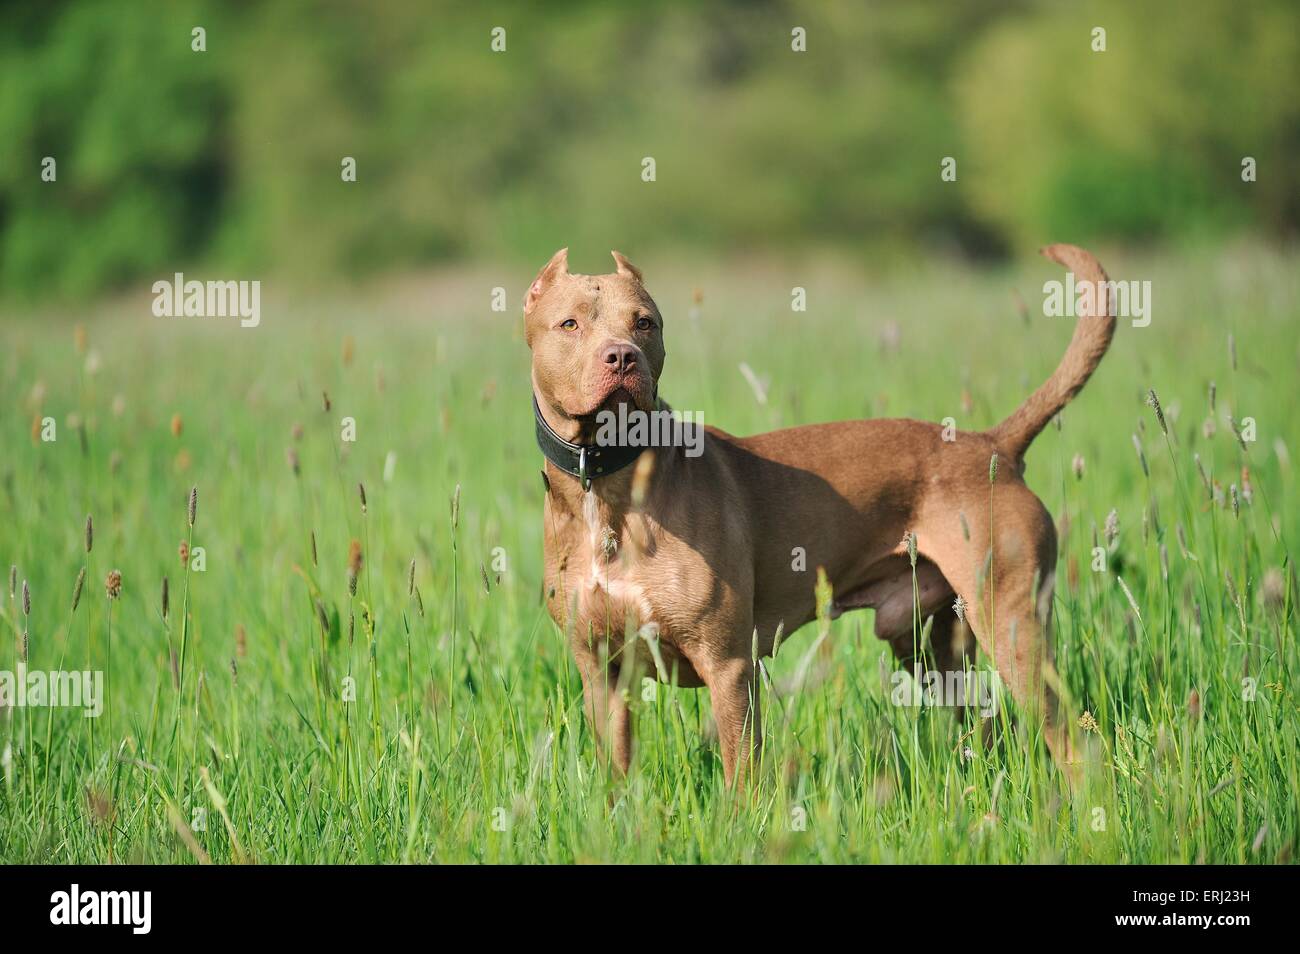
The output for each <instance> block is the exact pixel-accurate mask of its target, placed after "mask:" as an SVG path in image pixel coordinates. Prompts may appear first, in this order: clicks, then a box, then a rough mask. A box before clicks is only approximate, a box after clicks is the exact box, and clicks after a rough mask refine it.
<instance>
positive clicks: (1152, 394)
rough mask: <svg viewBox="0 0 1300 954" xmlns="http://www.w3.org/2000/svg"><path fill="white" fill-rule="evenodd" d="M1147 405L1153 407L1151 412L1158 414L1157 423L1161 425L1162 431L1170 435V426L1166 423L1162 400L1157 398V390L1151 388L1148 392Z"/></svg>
mask: <svg viewBox="0 0 1300 954" xmlns="http://www.w3.org/2000/svg"><path fill="white" fill-rule="evenodd" d="M1147 404H1149V405H1150V406H1151V410H1153V411H1155V412H1156V421H1157V423H1159V425H1160V430H1161V431H1162V432H1163V433H1165V434H1168V433H1169V425H1168V424H1166V423H1165V412H1164V409H1163V408H1162V407H1161V406H1160V398H1158V397H1156V391H1155V388H1149V389H1148V390H1147Z"/></svg>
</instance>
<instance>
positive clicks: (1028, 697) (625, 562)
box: [524, 245, 1115, 783]
mask: <svg viewBox="0 0 1300 954" xmlns="http://www.w3.org/2000/svg"><path fill="white" fill-rule="evenodd" d="M613 254H614V260H615V262H616V263H617V265H618V270H617V271H616V272H614V273H611V274H608V275H577V274H570V273H569V270H568V249H562V250H561V251H559V252H557V253H556V254H555V256H554V257H553V258H552V259H551V260H550V262H548V263H547V265H546V267H544V268H543V269H542V270H541V272H540V273H539V274H538V276H537V279H536V280H535V281H534V282H533V284H532V286H531V287H530V288H529V290H528V294H527V297H526V300H525V303H524V320H525V329H526V337H527V340H528V345H529V347H530V348H531V349H532V379H533V395H534V398H535V408H534V410H535V412H536V415H537V431H538V441H539V444H540V445H541V447H542V450H543V452H544V453H545V455H546V457H547V464H546V470H545V472H544V476H545V477H546V484H547V494H546V508H545V520H546V527H545V535H546V569H545V573H546V577H545V579H546V592H547V599H548V605H549V608H550V612H551V616H552V617H553V618H554V619H555V621H556V622H557V623H558V624H559V625H560V626H561V627H562V628H564V629H565V630H566V631H567V632H568V633H569V634H570V639H571V642H572V645H573V652H574V655H575V657H576V660H577V664H578V669H579V671H580V672H581V674H582V682H583V690H584V697H585V700H586V704H587V710H588V714H589V716H590V717H591V719H592V723H593V725H594V727H595V729H596V732H597V736H598V738H599V739H600V740H601V743H602V747H604V746H607V747H608V748H611V749H612V751H613V758H614V762H615V763H616V764H617V765H618V766H619V768H621V769H622V770H624V771H626V770H627V768H628V766H629V763H630V759H631V746H632V738H631V732H632V727H631V718H630V713H629V709H628V702H627V690H628V687H629V685H630V684H631V680H632V678H634V675H633V674H634V673H641V672H654V671H657V672H658V675H659V677H660V678H661V679H662V678H668V679H675V680H676V681H677V683H678V684H679V685H682V686H690V687H698V686H707V687H708V689H709V692H710V694H711V696H712V700H713V710H714V715H715V718H716V720H717V725H718V735H719V738H720V740H721V744H722V761H723V766H724V769H725V773H726V777H727V781H728V782H729V783H730V782H733V781H734V780H735V779H736V778H737V777H738V775H739V774H743V773H744V772H745V771H746V767H747V765H748V763H749V756H750V755H751V753H753V752H755V751H757V749H758V745H759V743H760V738H759V729H758V726H759V713H758V693H757V691H756V690H757V683H756V681H755V648H756V649H757V654H758V656H759V657H761V656H767V655H770V654H771V652H772V647H773V641H774V639H775V637H776V633H777V631H778V628H782V627H783V628H784V631H785V632H786V633H790V632H793V631H794V630H796V629H798V628H799V627H800V626H803V625H804V624H805V623H807V622H809V621H810V620H812V619H814V618H815V616H816V606H815V598H814V586H813V583H812V580H811V579H810V574H809V573H807V572H798V571H796V570H795V569H792V563H793V561H792V553H793V552H795V548H796V547H802V548H803V551H804V552H805V553H806V565H807V566H808V567H824V568H825V570H826V574H827V576H828V578H829V580H830V582H831V584H832V586H833V588H834V593H835V598H834V606H833V611H834V612H840V611H842V610H845V609H854V608H860V607H872V608H874V609H875V611H876V617H875V629H876V633H877V635H878V636H880V637H881V638H883V639H885V640H887V641H889V642H890V643H891V645H892V646H893V647H894V649H895V651H896V652H897V653H898V655H899V656H900V658H902V659H903V660H904V661H905V662H906V663H907V664H908V665H912V666H924V665H925V664H926V662H927V661H931V662H932V663H933V665H934V666H935V667H936V668H937V669H939V670H955V669H960V668H962V666H963V664H964V659H965V657H966V655H967V654H968V653H969V652H970V651H971V650H972V649H973V647H972V646H971V645H970V642H969V640H968V639H964V638H963V636H964V634H965V633H966V632H968V630H967V629H966V625H964V624H968V625H969V627H970V629H973V631H974V635H975V637H976V638H977V639H978V641H979V645H980V646H981V647H982V648H983V649H984V651H985V652H986V653H987V654H988V656H989V657H990V658H991V659H992V660H993V661H994V662H995V664H996V666H997V669H998V672H999V673H1000V674H1001V676H1002V679H1003V681H1004V682H1005V683H1006V685H1007V686H1008V687H1009V688H1010V690H1011V693H1012V695H1013V697H1014V698H1015V699H1016V701H1017V702H1018V703H1019V705H1020V706H1022V707H1023V708H1025V709H1027V710H1029V711H1030V712H1031V713H1034V714H1036V715H1035V716H1034V717H1035V718H1041V719H1042V720H1043V722H1044V731H1045V737H1046V740H1047V743H1048V746H1049V748H1050V750H1051V752H1052V754H1053V756H1054V757H1055V759H1056V761H1057V763H1058V764H1059V765H1062V766H1067V767H1068V766H1071V764H1072V759H1071V749H1070V738H1069V733H1068V726H1067V724H1066V723H1065V721H1064V720H1063V717H1062V715H1061V713H1060V712H1059V711H1058V710H1059V702H1058V699H1057V696H1056V693H1055V691H1054V689H1053V687H1052V686H1051V685H1049V682H1050V680H1049V679H1046V678H1045V675H1046V669H1045V667H1046V666H1047V665H1048V662H1049V660H1048V657H1049V651H1048V644H1047V641H1046V638H1045V633H1046V630H1047V625H1048V619H1049V616H1050V610H1051V602H1052V588H1053V579H1054V576H1055V572H1056V532H1055V528H1054V527H1053V525H1052V518H1051V516H1050V515H1049V514H1048V512H1047V509H1046V508H1045V507H1044V506H1043V504H1042V502H1041V501H1040V500H1039V499H1038V498H1037V497H1036V496H1035V495H1034V494H1033V492H1032V491H1030V490H1029V488H1028V487H1026V486H1025V484H1024V481H1023V480H1022V479H1021V474H1022V471H1023V457H1024V453H1025V450H1026V449H1027V448H1028V447H1029V443H1030V441H1032V440H1033V439H1034V437H1035V436H1036V435H1037V434H1038V432H1039V431H1041V430H1042V429H1043V427H1044V426H1045V425H1046V424H1047V422H1048V421H1049V420H1050V419H1051V418H1052V416H1053V415H1055V414H1056V413H1057V412H1058V411H1060V410H1061V408H1063V407H1064V406H1065V404H1066V403H1067V402H1068V401H1069V400H1070V399H1071V398H1072V397H1074V395H1075V394H1076V393H1078V391H1079V389H1080V388H1082V387H1083V385H1084V382H1085V381H1087V380H1088V377H1089V376H1090V375H1091V374H1092V372H1093V370H1094V369H1095V368H1096V366H1097V364H1098V362H1099V361H1100V360H1101V357H1102V355H1103V354H1104V353H1105V351H1106V348H1107V346H1108V345H1109V344H1110V340H1111V336H1112V335H1113V333H1114V329H1115V318H1114V316H1113V315H1111V314H1110V308H1109V307H1108V302H1107V297H1106V289H1107V287H1108V286H1107V284H1106V276H1105V273H1104V272H1103V271H1102V269H1101V266H1100V265H1099V264H1098V263H1097V261H1096V259H1094V258H1093V257H1092V256H1091V255H1089V254H1088V253H1087V252H1085V251H1083V250H1082V249H1079V248H1075V247H1074V246H1071V245H1053V246H1050V247H1049V248H1046V249H1044V254H1045V255H1047V257H1048V258H1050V259H1052V260H1053V261H1055V262H1058V263H1060V264H1062V265H1064V266H1066V267H1067V268H1069V269H1070V270H1072V271H1073V272H1074V273H1075V275H1076V278H1077V280H1078V282H1079V283H1080V284H1082V283H1083V282H1092V283H1094V285H1093V288H1094V289H1095V293H1094V295H1093V297H1092V301H1093V303H1094V305H1095V306H1096V307H1095V308H1094V309H1093V310H1092V313H1091V314H1086V315H1081V316H1080V318H1079V321H1078V325H1077V327H1076V329H1075V333H1074V337H1073V339H1072V340H1071V342H1070V346H1069V348H1068V349H1067V350H1066V352H1065V357H1064V358H1063V359H1062V360H1061V363H1060V365H1059V366H1058V367H1057V369H1056V371H1055V372H1053V374H1052V376H1051V377H1050V378H1048V380H1047V382H1046V383H1045V384H1043V385H1042V386H1041V387H1040V388H1039V389H1038V390H1037V391H1035V392H1034V393H1033V394H1032V395H1030V397H1029V399H1028V400H1027V401H1025V403H1024V404H1022V405H1021V406H1020V407H1019V408H1018V409H1017V410H1016V411H1015V413H1014V414H1012V415H1011V416H1010V417H1009V418H1007V419H1006V420H1005V421H1003V422H1002V423H1001V424H999V425H997V426H996V427H994V428H993V429H992V430H989V431H984V432H975V433H968V432H960V433H958V434H957V435H956V439H955V440H951V441H945V440H944V439H943V437H944V435H943V432H942V430H941V429H940V427H939V426H938V425H936V424H930V423H926V422H922V421H913V420H868V421H847V422H843V423H837V424H817V425H811V426H807V427H795V428H790V429H787V430H780V431H773V432H771V433H767V434H759V435H756V436H754V437H745V438H738V437H732V436H731V435H730V434H726V433H723V432H722V431H719V430H716V429H714V428H707V429H705V431H704V433H705V435H706V440H705V441H704V444H703V452H702V453H700V454H699V455H698V456H693V457H692V456H689V455H688V453H687V452H686V451H685V450H684V449H683V447H681V446H675V447H673V446H670V447H662V446H661V447H657V448H652V449H648V450H647V449H645V443H644V441H642V442H640V445H639V446H633V447H628V446H626V445H623V446H619V445H616V444H611V443H610V442H609V441H604V442H598V433H599V429H600V426H601V421H602V420H603V417H602V416H601V415H600V412H602V411H612V410H618V409H619V407H620V405H621V406H622V410H623V411H624V412H627V411H630V410H638V411H641V412H651V411H655V410H657V409H659V408H661V407H662V405H661V404H660V402H659V400H658V384H659V376H660V374H661V373H662V371H663V367H664V339H663V318H662V317H661V316H660V314H659V309H658V308H657V307H656V306H655V303H654V300H653V299H652V298H651V297H650V295H649V293H648V292H647V291H646V290H645V287H644V285H643V284H642V281H641V274H640V272H638V271H637V269H636V268H635V267H633V266H632V264H631V263H630V262H628V261H627V259H625V258H624V257H623V256H622V255H620V254H619V253H618V252H614V253H613ZM949 436H951V435H949ZM995 456H996V458H997V462H996V466H995V467H993V466H991V464H992V460H993V458H994V457H995ZM632 464H635V465H636V466H630V465H632ZM994 470H995V471H996V476H995V477H994V476H991V475H992V474H993V472H994ZM588 488H589V489H588ZM909 540H911V541H914V545H915V549H916V552H917V557H916V559H917V566H916V571H915V572H916V580H917V589H918V592H919V596H918V600H919V603H920V618H921V619H923V620H924V619H926V618H928V617H930V616H934V618H935V621H934V625H933V629H932V636H931V641H932V645H931V648H930V653H929V659H928V660H927V659H926V658H924V657H923V658H917V653H916V651H915V648H914V645H913V611H914V607H913V586H912V578H913V571H912V566H911V562H910V559H909V553H908V549H909V548H908V541H909ZM958 597H960V599H961V601H962V602H964V604H965V606H966V610H965V614H964V615H965V621H964V624H963V623H962V622H961V621H959V620H958V619H957V616H956V614H955V612H954V603H955V601H956V600H957V598H958ZM1070 774H1073V771H1072V770H1071V773H1070Z"/></svg>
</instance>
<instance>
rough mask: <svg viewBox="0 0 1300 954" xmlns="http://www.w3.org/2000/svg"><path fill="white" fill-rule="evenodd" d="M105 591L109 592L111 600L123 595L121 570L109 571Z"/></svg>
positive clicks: (105, 581) (105, 578)
mask: <svg viewBox="0 0 1300 954" xmlns="http://www.w3.org/2000/svg"><path fill="white" fill-rule="evenodd" d="M104 592H105V593H107V594H108V598H109V599H110V600H115V599H117V598H118V597H119V596H121V595H122V571H121V570H109V571H108V576H106V577H104Z"/></svg>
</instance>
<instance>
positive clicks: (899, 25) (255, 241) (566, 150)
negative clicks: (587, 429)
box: [0, 0, 1300, 302]
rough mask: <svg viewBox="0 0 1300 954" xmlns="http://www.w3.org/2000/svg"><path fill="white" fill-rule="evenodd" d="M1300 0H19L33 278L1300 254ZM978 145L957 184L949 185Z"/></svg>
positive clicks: (12, 276)
mask: <svg viewBox="0 0 1300 954" xmlns="http://www.w3.org/2000/svg"><path fill="white" fill-rule="evenodd" d="M1298 9H1300V8H1298V7H1297V4H1296V3H1295V2H1294V0H1252V2H1250V3H1240V2H1236V0H1145V2H1143V3H1137V4H1135V3H1132V2H1129V0H1116V2H1099V3H1071V4H1063V3H1059V2H1056V0H1051V2H1006V0H932V2H926V3H894V4H872V5H869V6H866V5H864V4H862V3H848V2H842V3H820V2H818V3H811V2H802V3H795V2H744V3H741V2H708V3H685V2H683V3H673V2H665V3H619V4H613V3H594V2H565V3H547V4H544V5H543V4H539V3H533V2H528V3H524V2H520V3H506V2H501V3H491V4H459V3H433V4H430V3H414V2H398V0H377V2H368V3H348V2H320V0H317V2H308V0H291V2H275V3H271V2H252V0H244V2H201V0H180V2H168V3H133V4H120V3H111V4H109V3H102V2H97V0H81V2H47V3H41V4H10V5H6V6H5V7H4V9H3V11H2V12H0V141H2V142H3V143H4V149H3V150H2V151H0V296H3V297H4V298H5V299H7V300H11V301H12V300H16V301H24V300H27V301H31V300H37V301H67V302H77V301H80V300H83V299H87V298H89V297H91V296H96V295H99V294H102V293H104V292H106V291H112V290H114V289H118V288H122V287H125V286H128V285H130V284H131V283H134V282H140V281H143V280H145V279H147V280H149V281H152V280H153V279H154V278H156V277H158V275H160V274H169V273H170V272H171V271H172V270H173V269H179V268H184V267H187V266H188V267H199V266H204V267H212V268H221V269H227V270H234V272H233V273H231V274H238V276H239V277H261V276H262V275H263V274H264V273H266V272H268V271H271V272H274V273H276V274H277V275H283V276H287V277H295V276H296V277H297V278H300V279H303V280H306V281H311V282H322V281H328V282H333V281H344V282H347V281H351V280H354V279H359V278H362V277H363V276H373V275H376V274H382V273H385V272H389V271H393V272H401V271H410V270H414V269H421V268H425V267H428V266H430V265H435V264H439V263H461V262H484V261H492V262H496V263H502V264H504V263H516V262H517V263H520V264H521V265H522V264H525V263H526V264H527V266H528V268H529V269H530V270H529V271H528V274H531V269H535V268H536V267H537V266H538V265H540V263H541V262H543V261H545V259H546V257H547V256H549V255H550V253H551V252H553V251H554V250H555V248H556V247H558V246H560V245H570V246H573V247H574V248H575V249H584V250H586V249H599V250H600V254H601V255H604V250H605V249H608V248H620V249H622V250H624V251H626V252H628V254H630V255H632V256H633V258H634V259H635V258H636V257H637V256H638V255H650V256H651V257H655V256H665V255H693V254H696V253H697V252H698V251H703V252H705V253H706V254H708V255H712V256H737V255H744V254H746V253H751V252H759V253H764V254H771V253H778V254H790V255H797V256H804V257H809V256H815V255H817V254H818V253H819V250H823V249H827V250H828V249H833V250H835V252H836V253H837V254H839V255H841V256H848V257H850V258H860V259H861V260H862V261H863V262H870V263H872V265H873V266H879V267H887V266H888V265H889V264H890V263H891V262H895V261H897V260H901V259H906V258H907V257H908V256H915V255H916V254H918V251H919V250H924V251H925V252H926V253H927V254H934V253H936V252H938V253H941V254H945V255H951V256H954V257H958V258H964V259H972V260H976V261H980V262H984V261H992V262H996V261H998V260H1002V259H1005V258H1007V257H1008V256H1009V255H1011V254H1013V253H1014V254H1016V255H1019V254H1022V253H1024V252H1026V251H1029V250H1032V249H1033V248H1036V247H1037V246H1038V245H1039V244H1042V243H1043V242H1045V241H1049V240H1057V241H1072V242H1078V243H1082V244H1098V243H1106V244H1123V245H1131V246H1140V247H1143V248H1145V247H1147V246H1150V245H1157V244H1158V245H1166V246H1167V245H1177V246H1183V245H1186V244H1189V243H1190V244H1201V245H1204V244H1211V243H1218V242H1222V241H1224V240H1225V239H1228V238H1230V237H1234V236H1239V235H1242V234H1248V235H1250V236H1251V237H1252V238H1253V237H1259V238H1260V239H1262V240H1263V241H1266V242H1274V241H1278V240H1282V241H1285V240H1286V239H1289V238H1292V237H1293V236H1294V234H1295V232H1296V229H1297V224H1298V222H1300V162H1298V161H1297V155H1300V97H1297V96H1296V95H1295V91H1296V90H1297V89H1300V29H1298V26H1300V13H1298ZM196 26H201V27H203V28H204V30H205V31H206V52H201V53H200V52H194V51H192V49H191V30H192V29H193V28H194V27H196ZM1098 26H1101V27H1104V28H1105V30H1106V50H1105V52H1104V53H1099V52H1094V51H1093V49H1092V45H1093V39H1092V30H1093V28H1094V27H1098ZM495 27H503V28H504V29H505V31H506V33H505V45H506V49H505V51H504V52H494V51H493V50H492V48H491V44H492V30H493V28H495ZM795 27H802V28H803V29H804V30H805V31H806V45H807V51H806V52H802V53H796V52H793V51H792V49H791V41H792V34H791V31H792V29H794V28H795ZM46 156H52V157H55V158H56V160H57V163H58V165H57V176H58V178H57V186H55V185H53V184H50V183H46V182H43V181H42V180H41V177H40V170H41V163H42V160H43V158H44V157H46ZM347 156H350V157H354V158H355V159H356V164H357V181H356V182H355V183H344V182H343V181H342V180H341V176H340V169H341V162H342V159H343V157H347ZM946 156H951V157H953V158H955V159H956V160H957V180H956V181H955V182H942V181H941V180H940V163H941V161H942V159H943V158H944V157H946ZM1246 156H1250V157H1253V158H1254V159H1255V161H1256V163H1257V168H1258V175H1257V181H1255V182H1253V183H1245V182H1243V181H1242V177H1241V165H1242V160H1243V158H1244V157H1246ZM646 157H653V158H654V160H655V163H656V181H654V182H649V183H648V182H644V181H643V180H642V160H643V159H644V158H646ZM582 264H584V263H583V262H579V263H577V265H579V266H580V265H582ZM605 264H607V263H605V262H602V263H601V265H600V267H602V268H603V267H604V265H605ZM228 277H229V276H228ZM523 281H524V278H523V277H521V278H520V284H521V285H522V283H523Z"/></svg>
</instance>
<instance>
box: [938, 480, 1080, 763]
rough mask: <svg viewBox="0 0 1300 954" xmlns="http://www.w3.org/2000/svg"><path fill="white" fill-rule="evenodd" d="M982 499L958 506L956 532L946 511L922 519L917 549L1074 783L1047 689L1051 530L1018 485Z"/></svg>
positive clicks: (1063, 724)
mask: <svg viewBox="0 0 1300 954" xmlns="http://www.w3.org/2000/svg"><path fill="white" fill-rule="evenodd" d="M992 504H993V505H992V515H991V516H992V519H991V521H990V508H989V502H988V501H987V500H986V501H984V502H983V506H982V507H980V506H977V505H974V504H972V506H970V507H969V508H967V509H965V511H964V517H965V521H966V524H965V528H964V529H959V522H958V518H957V516H956V515H954V514H952V513H951V511H950V510H949V511H948V512H947V513H945V514H942V515H940V516H938V517H937V518H936V519H935V520H932V521H926V522H925V524H924V525H923V529H922V531H921V532H920V533H918V537H919V546H920V547H921V549H922V552H924V553H925V554H926V555H927V556H929V557H930V559H932V560H934V561H935V562H936V563H937V564H938V565H939V568H940V569H941V570H943V574H944V576H945V577H947V579H948V581H949V582H950V583H951V584H952V586H953V589H954V590H956V591H957V593H958V594H959V595H960V596H961V598H962V600H963V601H964V602H965V604H966V609H965V615H966V620H967V622H969V624H970V626H971V628H972V629H973V630H974V633H975V636H976V638H977V639H978V641H979V645H980V648H982V649H983V650H984V652H985V653H986V654H987V655H988V656H989V658H991V659H992V660H993V661H994V664H995V665H996V666H997V670H998V673H999V674H1000V675H1001V677H1002V680H1003V682H1004V683H1005V684H1006V686H1007V687H1008V688H1009V689H1010V690H1011V695H1012V698H1014V699H1015V701H1016V703H1017V704H1018V705H1019V706H1020V707H1021V709H1022V710H1023V711H1024V712H1025V713H1026V715H1027V716H1028V717H1029V718H1030V719H1032V720H1034V721H1038V720H1041V724H1042V726H1043V734H1044V739H1045V741H1046V742H1047V747H1048V749H1049V751H1050V752H1051V754H1052V757H1053V759H1054V760H1055V761H1056V763H1057V765H1058V766H1059V767H1060V768H1061V769H1062V770H1063V771H1064V772H1065V773H1066V774H1067V776H1069V778H1070V780H1071V781H1075V780H1077V778H1078V771H1079V766H1078V765H1077V764H1076V763H1075V762H1074V754H1073V749H1072V745H1071V740H1070V734H1069V725H1068V722H1067V721H1066V719H1065V716H1064V713H1063V712H1062V710H1061V704H1060V700H1059V698H1058V696H1057V693H1056V690H1055V688H1054V686H1053V685H1052V682H1053V681H1054V680H1053V679H1052V678H1051V677H1052V676H1053V675H1054V671H1053V670H1052V667H1051V647H1050V644H1049V642H1048V638H1047V633H1048V629H1049V626H1050V622H1051V605H1052V591H1053V585H1054V580H1055V574H1056V529H1055V527H1054V526H1053V524H1052V519H1051V516H1050V515H1049V514H1048V513H1047V510H1046V508H1044V507H1043V505H1042V503H1041V501H1039V500H1038V498H1037V497H1035V496H1034V495H1033V493H1032V492H1031V491H1030V490H1029V489H1028V488H1026V487H1025V486H1024V485H1023V484H1018V483H1012V482H1010V481H1008V482H1007V483H999V484H997V485H995V486H994V487H993V493H992Z"/></svg>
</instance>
